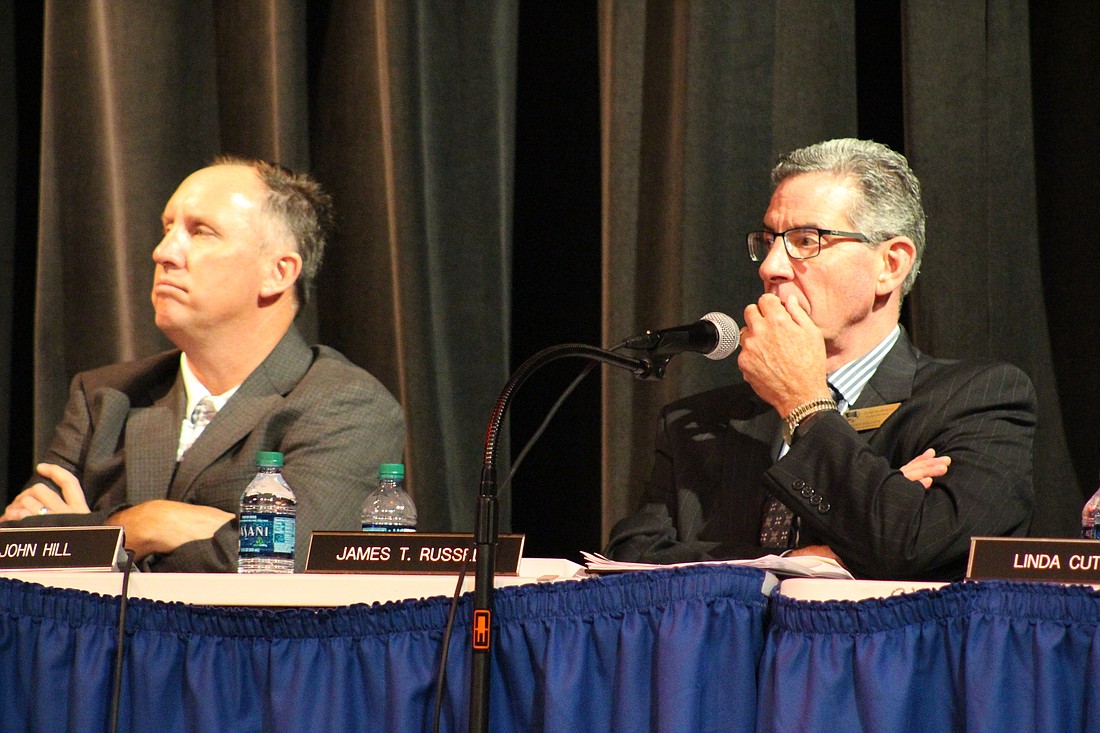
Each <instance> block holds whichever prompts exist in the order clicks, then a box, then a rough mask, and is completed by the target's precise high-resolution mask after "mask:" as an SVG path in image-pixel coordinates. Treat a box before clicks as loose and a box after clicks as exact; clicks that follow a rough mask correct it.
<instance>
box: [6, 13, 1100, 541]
mask: <svg viewBox="0 0 1100 733" xmlns="http://www.w3.org/2000/svg"><path fill="white" fill-rule="evenodd" d="M535 6H537V7H538V12H535V11H534V10H533V8H534V7H535ZM551 16H553V17H552V18H551ZM551 20H552V21H553V22H551ZM571 23H572V26H571V25H570V24H571ZM571 28H572V29H575V31H571ZM1098 28H1100V11H1098V10H1097V8H1096V7H1095V6H1094V4H1093V3H1078V2H1035V3H1028V2H1026V0H996V1H993V0H990V1H989V2H986V1H984V0H962V1H961V2H956V1H946V0H922V1H921V2H896V3H889V2H881V1H880V0H840V1H839V2H838V1H837V0H775V1H774V2H749V1H748V0H727V1H718V2H712V1H709V0H685V1H683V2H671V1H662V0H652V1H651V2H646V1H644V0H602V1H601V2H599V3H598V4H595V5H594V4H592V3H589V2H578V3H575V4H570V3H560V4H546V3H535V4H532V5H525V6H524V9H523V12H521V9H520V6H519V3H518V2H516V0H493V1H491V2H478V3H465V2H434V1H431V0H420V1H410V2H392V1H388V0H314V1H312V2H305V3H303V2H296V1H294V0H248V1H242V0H235V1H231V0H203V1H201V2H194V1H193V0H116V1H114V2H105V1H102V0H68V1H61V0H58V1H54V0H46V1H45V2H34V1H33V0H31V1H23V2H21V1H19V0H7V1H5V2H0V109H2V110H3V112H2V113H0V398H2V400H3V404H4V405H5V408H6V409H4V410H2V411H0V460H3V461H6V465H4V466H2V468H3V469H4V470H3V471H2V473H3V475H4V476H6V478H7V479H8V488H9V493H10V492H12V491H14V490H16V489H17V488H18V486H19V485H20V484H21V483H22V481H23V479H24V478H25V477H26V476H27V475H28V474H29V472H30V468H31V466H32V464H33V461H34V459H35V457H36V456H37V455H38V452H39V451H38V448H37V447H36V446H38V447H40V446H42V444H43V443H44V441H45V440H46V439H47V437H48V435H49V434H50V432H51V431H52V429H53V426H54V424H55V422H56V420H57V418H58V416H59V414H60V411H61V407H62V405H63V401H64V399H65V396H66V388H67V384H68V381H69V379H70V378H71V377H72V375H73V374H74V373H75V372H76V371H78V370H80V369H84V368H89V367H92V366H96V365H100V364H104V363H108V362H112V361H117V360H121V359H127V358H131V357H134V356H139V355H144V354H148V353H151V352H154V351H157V350H159V349H162V348H164V347H165V346H166V345H167V344H166V342H165V340H164V338H163V337H162V336H161V335H160V334H159V332H157V330H156V329H155V327H154V326H153V323H152V318H151V308H150V306H149V304H148V288H149V284H150V279H151V273H152V263H151V259H150V252H151V250H152V247H153V246H154V245H155V243H156V242H157V240H158V239H159V221H158V220H159V214H160V211H161V209H162V207H163V204H164V202H165V201H166V200H167V198H168V196H169V195H170V193H171V192H172V190H173V189H174V188H175V186H176V185H177V184H178V183H179V181H180V180H181V179H182V178H183V177H184V176H185V175H186V174H188V173H189V172H191V171H192V170H194V169H196V168H199V167H201V166H202V165H204V164H205V163H206V162H207V161H208V160H209V159H210V158H211V157H212V156H213V155H215V154H217V153H220V152H234V153H239V154H243V155H253V156H261V157H265V158H275V159H278V160H280V161H282V162H284V163H286V164H288V165H290V166H292V167H298V168H305V169H309V170H311V171H313V172H314V173H315V174H316V175H317V176H318V178H320V179H321V180H322V181H323V182H325V183H326V184H327V185H328V187H329V188H330V189H331V190H332V191H333V193H334V194H335V197H336V204H337V208H338V211H339V215H340V221H339V223H340V230H339V234H338V236H337V238H336V240H335V241H334V242H333V244H332V248H331V250H330V251H329V253H328V254H327V261H326V266H325V267H324V268H323V270H322V274H321V281H320V283H319V288H318V298H317V300H316V303H315V304H314V305H313V306H312V307H311V308H310V309H309V310H308V311H307V312H305V313H304V314H303V315H302V325H303V327H304V329H305V331H306V332H307V334H310V335H312V336H315V337H316V338H317V339H318V340H320V341H323V342H326V343H328V344H330V345H332V346H335V347H336V348H338V349H340V350H342V351H344V352H345V353H346V354H347V355H348V356H349V357H350V358H351V359H352V360H353V361H355V362H357V363H358V364H360V365H362V366H364V367H365V368H367V369H368V370H370V371H371V372H373V373H374V374H376V375H377V376H378V377H379V378H380V379H381V380H382V381H383V382H384V383H385V384H386V385H387V386H388V387H389V388H390V389H391V390H392V391H393V392H394V393H395V394H396V395H397V396H398V397H399V399H400V400H401V402H402V404H403V406H404V408H405V411H406V414H407V416H408V419H409V423H408V454H407V456H406V461H407V463H408V465H409V483H410V486H411V488H412V490H413V492H414V494H415V497H416V500H417V503H418V506H419V508H420V511H421V521H422V525H423V528H424V529H430V530H468V529H469V528H470V525H471V524H472V515H473V509H472V505H473V501H472V497H473V495H474V493H475V492H476V487H477V480H478V477H479V473H480V472H479V469H480V458H481V452H480V448H481V442H482V437H483V432H484V427H485V421H486V419H487V418H488V415H489V413H490V411H491V408H492V406H493V403H494V401H495V399H496V397H497V394H498V392H499V389H500V388H501V387H502V386H503V384H504V382H505V381H506V379H507V376H508V374H509V373H510V372H511V370H512V368H514V367H515V366H517V365H518V364H519V362H520V361H521V360H523V359H524V358H526V357H527V356H530V354H532V353H534V351H535V350H537V348H540V347H541V346H545V345H548V344H547V343H544V342H539V340H538V338H533V337H532V335H531V331H539V329H538V328H537V327H532V324H533V323H536V322H539V321H537V318H542V319H543V320H542V321H541V322H542V323H553V324H556V326H560V330H559V329H558V328H557V327H555V328H554V329H547V330H546V331H539V333H541V334H542V336H544V337H545V338H546V339H552V340H553V341H555V342H563V341H584V342H592V341H596V340H602V341H603V342H604V343H605V344H610V343H616V342H618V341H619V340H620V339H622V338H623V337H625V336H627V335H630V334H633V333H637V332H639V331H641V330H644V329H645V328H650V327H661V326H666V325H673V324H677V323H683V322H688V321H691V320H694V319H696V318H698V317H699V316H700V315H701V314H703V313H705V312H707V311H711V310H723V311H726V312H729V313H730V314H731V315H733V316H734V317H735V318H738V319H740V311H741V309H742V308H743V306H744V305H745V304H746V303H748V302H750V301H752V300H754V299H755V298H756V297H757V294H758V292H759V289H760V286H759V281H758V279H757V277H756V274H755V267H754V266H753V265H752V263H750V262H749V260H748V258H747V256H746V254H745V252H744V243H743V235H744V232H745V231H747V230H749V229H751V228H754V227H755V226H756V225H757V224H758V222H759V219H760V217H761V215H762V213H763V211H764V209H765V207H766V203H767V198H768V184H767V171H768V169H769V168H770V166H771V163H772V161H773V159H774V156H775V155H777V154H778V153H780V152H783V151H785V150H788V149H790V148H792V147H794V146H797V145H801V144H805V143H809V142H812V141H815V140H819V139H823V138H826V137H833V136H842V135H844V136H848V135H858V136H862V137H872V138H875V139H879V140H882V141H883V142H887V143H889V144H891V145H893V146H895V147H898V148H900V149H902V150H904V152H905V153H906V154H907V155H908V156H909V157H910V160H911V161H912V163H913V166H914V168H915V169H916V171H917V173H918V175H919V176H920V177H921V179H922V181H923V182H924V185H925V192H926V196H927V208H928V214H929V246H928V253H927V257H926V260H925V269H924V272H923V274H922V275H921V278H920V279H919V280H918V281H917V285H916V288H915V289H914V291H913V293H912V294H911V297H910V298H909V299H908V300H907V303H906V310H905V314H904V320H905V322H906V324H907V325H908V327H909V329H910V333H911V335H912V336H913V338H914V340H915V342H916V343H917V345H918V346H920V347H921V348H923V349H924V350H926V351H928V352H930V353H933V354H936V355H940V356H982V357H995V358H1001V359H1007V360H1010V361H1013V362H1015V363H1016V364H1018V365H1020V366H1021V367H1022V368H1024V369H1025V370H1026V371H1027V372H1028V374H1029V375H1030V376H1031V378H1032V379H1033V381H1034V382H1035V384H1036V387H1037V388H1038V393H1039V396H1040V399H1041V414H1040V432H1039V439H1038V442H1037V446H1036V447H1037V453H1036V479H1037V487H1038V490H1039V496H1040V513H1039V515H1038V516H1037V518H1036V521H1035V525H1034V527H1033V531H1034V532H1035V533H1037V534H1048V535H1063V534H1071V533H1072V532H1073V531H1074V527H1075V525H1076V513H1077V510H1078V508H1079V506H1080V504H1081V502H1082V501H1083V496H1082V492H1083V490H1084V489H1085V488H1086V487H1088V486H1089V485H1091V484H1092V483H1093V482H1094V481H1095V478H1096V475H1097V470H1098V467H1100V457H1098V455H1097V449H1096V446H1097V444H1098V440H1100V435H1098V433H1100V429H1098V428H1097V427H1096V421H1095V420H1093V419H1092V416H1093V415H1095V414H1097V412H1100V387H1098V386H1097V382H1096V380H1095V379H1094V378H1093V377H1092V372H1093V371H1094V369H1093V364H1094V363H1095V362H1096V360H1097V357H1098V355H1097V353H1096V352H1097V350H1098V349H1100V346H1097V344H1098V343H1100V340H1098V339H1096V338H1095V336H1094V335H1095V333H1096V331H1097V328H1098V322H1097V321H1098V319H1100V316H1097V313H1098V312H1100V311H1098V310H1097V309H1096V308H1094V307H1093V306H1092V304H1091V297H1090V296H1091V295H1092V294H1093V293H1094V292H1095V289H1096V286H1095V284H1094V283H1095V282H1096V281H1097V280H1098V278H1097V275H1098V269H1100V268H1098V265H1097V264H1096V259H1095V256H1094V253H1093V249H1092V248H1091V247H1090V246H1089V237H1088V236H1082V233H1083V231H1086V230H1087V227H1088V223H1089V221H1090V219H1089V212H1090V211H1091V209H1092V208H1093V207H1092V202H1093V201H1095V200H1096V199H1097V196H1098V194H1100V190H1098V189H1100V174H1098V173H1097V171H1100V160H1098V158H1100V150H1098V148H1097V146H1096V145H1095V144H1094V140H1095V138H1096V126H1097V124H1100V123H1098V122H1097V119H1098V116H1097V115H1096V114H1095V109H1096V94H1097V92H1096V91H1095V90H1097V89H1100V84H1097V83H1096V77H1097V75H1098V70H1097V69H1098V62H1097V61H1096V59H1095V54H1093V53H1092V49H1091V46H1092V39H1093V37H1094V36H1095V33H1096V30H1097V29H1098ZM533 50H537V53H534V52H533ZM551 71H553V72H557V76H556V77H555V78H554V80H553V81H552V82H551V81H548V78H549V77H550V72H551ZM570 77H573V78H575V80H576V81H575V85H576V91H577V93H576V94H575V95H572V96H571V95H570V94H569V93H568V86H565V87H564V89H563V88H559V87H555V88H554V89H553V90H550V89H549V87H547V86H543V85H548V84H551V83H553V84H561V83H562V81H563V80H564V81H565V83H566V85H567V84H568V80H569V78H570ZM593 89H595V90H597V91H596V92H595V94H596V96H597V97H598V98H597V99H596V100H594V104H596V105H598V117H597V118H596V119H597V124H595V125H591V129H589V125H590V123H591V118H589V117H587V116H586V115H587V112H585V113H584V114H581V113H580V112H581V111H582V107H583V108H584V109H587V107H585V105H588V104H589V103H593V100H592V99H590V94H591V92H592V90H593ZM551 91H552V94H551ZM521 103H522V104H521ZM517 120H519V121H520V122H519V123H517ZM574 135H576V137H573V136H574ZM586 135H587V136H588V137H584V136H586ZM578 140H587V141H588V143H584V142H583V141H582V142H578ZM517 141H521V142H522V147H521V148H518V149H517ZM536 153H537V154H536ZM517 182H519V183H520V184H522V192H523V197H522V198H523V200H522V205H519V203H520V202H517V201H516V200H515V199H516V194H515V189H516V188H517V186H518V185H519V184H517ZM540 202H544V204H545V205H544V206H543V205H540ZM539 209H546V210H548V211H553V214H552V216H550V217H546V218H537V217H535V216H534V215H533V214H532V213H531V212H532V211H533V210H539ZM544 230H550V231H551V234H553V235H554V236H542V235H545V233H546V232H545V231H544ZM517 240H518V241H517ZM513 283H521V284H524V285H523V287H522V289H516V288H513ZM528 283H545V284H548V285H551V286H553V287H549V288H547V289H546V290H545V291H544V290H541V289H539V290H534V289H531V287H532V286H531V285H528ZM544 293H545V295H544ZM535 301H538V302H535ZM515 304H522V307H517V306H516V305H515ZM530 309H541V310H539V313H540V314H541V315H538V316H537V318H536V316H532V315H530V313H528V310H530ZM532 319H536V320H532ZM594 334H595V335H594ZM515 345H518V346H519V347H521V348H519V349H518V350H517V349H513V346H515ZM521 351H522V352H524V353H520V352H521ZM738 378H739V376H738V373H737V369H736V364H735V363H734V360H732V359H730V360H727V361H726V362H722V363H713V362H709V361H706V360H703V359H699V358H695V357H693V356H691V355H688V356H684V357H681V358H679V359H677V360H676V361H675V362H673V364H672V366H671V368H670V370H669V375H668V377H666V379H665V380H664V381H663V382H661V383H658V384H638V383H634V382H632V381H631V379H630V377H629V375H627V374H625V373H622V372H612V371H609V370H606V369H605V370H604V372H603V375H602V381H601V382H600V387H601V389H600V393H599V394H596V393H595V392H593V391H590V392H583V391H582V393H580V394H579V395H578V396H576V397H575V399H580V400H581V403H580V404H582V405H585V406H586V409H581V410H578V412H576V413H574V414H573V416H572V417H570V418H569V419H565V420H560V421H559V423H560V424H558V425H554V426H552V429H551V430H549V431H548V432H547V435H546V437H544V438H543V441H544V443H545V444H544V445H543V446H541V449H542V450H543V451H545V454H546V455H551V456H554V457H555V458H554V459H553V460H551V461H549V462H548V463H544V464H538V463H537V461H536V462H534V463H533V464H532V465H534V466H535V467H536V470H530V471H528V472H527V473H525V474H521V476H522V481H520V482H518V483H517V491H516V493H515V496H514V497H512V496H509V495H505V496H504V497H503V498H504V500H505V501H504V507H503V516H504V522H505V524H507V522H508V517H509V515H510V505H509V502H510V501H511V500H512V499H513V498H514V499H515V500H516V501H521V500H522V501H524V502H529V501H531V500H532V497H553V498H554V501H555V503H554V504H552V505H551V508H549V509H547V510H545V511H540V512H536V513H535V514H534V515H533V516H534V518H533V519H532V518H531V516H530V515H528V516H527V518H525V519H524V520H523V522H522V525H523V526H520V527H518V528H517V529H519V530H522V531H526V532H528V534H529V539H530V541H531V545H530V546H531V547H532V548H537V549H535V552H537V553H538V554H547V555H561V556H567V557H574V558H575V557H576V552H577V551H578V550H580V549H591V548H594V547H598V546H600V545H601V544H602V537H600V536H599V534H600V531H601V529H600V528H601V527H602V532H604V533H606V531H607V529H608V528H609V527H610V525H611V524H612V523H613V522H614V521H615V520H617V519H618V518H620V517H622V516H623V515H625V514H626V513H627V512H629V511H630V510H631V509H632V508H633V507H634V505H635V502H636V498H637V495H636V491H637V490H638V487H639V486H640V484H641V479H642V477H643V476H644V475H645V474H646V473H647V472H648V470H649V462H650V458H651V456H650V452H651V446H652V439H653V429H654V418H655V415H656V411H657V409H658V407H659V406H660V404H662V403H664V402H665V401H667V400H669V399H672V398H674V397H677V396H680V395H683V394H687V393H689V392H694V391H698V390H701V389H705V388H708V387H710V386H714V385H717V384H719V383H724V382H728V381H731V380H736V379H738ZM540 384H541V387H540V386H539V385H540ZM547 385H548V383H547V382H541V381H539V380H532V383H531V384H530V386H528V387H526V390H527V391H529V392H536V393H539V392H540V390H541V393H540V394H539V398H540V399H545V402H546V403H547V404H548V403H549V402H551V401H552V400H553V399H554V397H556V395H557V390H558V389H559V387H558V386H557V383H553V384H552V385H551V386H547ZM520 399H521V400H522V399H525V398H524V397H521V398H520ZM531 399H532V400H534V397H532V398H531ZM596 415H601V416H602V418H601V419H602V422H601V426H602V427H601V428H600V430H601V436H600V440H599V443H600V445H599V446H594V445H593V444H594V443H595V442H596V441H597V438H596V437H595V436H594V434H593V433H592V432H591V430H592V426H593V425H594V423H595V422H596V417H595V416H596ZM538 417H539V418H541V415H540V416H538ZM535 422H537V419H535ZM582 423H587V425H584V426H582V425H581V424H582ZM573 427H576V428H577V429H576V430H573V429H572V428H573ZM582 427H583V428H584V429H581V428H582ZM530 432H531V429H530V428H529V427H528V425H527V423H524V426H523V432H522V434H520V433H518V432H517V434H516V436H515V440H514V441H513V442H514V443H515V444H516V445H517V447H518V445H521V444H522V443H523V442H525V441H526V440H527V438H528V437H529V436H530ZM578 443H581V444H582V445H578ZM601 451H602V452H601ZM547 466H549V467H547ZM521 494H522V497H521ZM597 497H601V498H597ZM595 514H600V515H601V518H600V519H601V521H600V522H591V518H592V516H593V515H595ZM577 527H583V528H585V529H584V530H583V533H582V534H580V535H578V534H576V533H575V532H574V530H575V529H576V528H577ZM588 527H591V529H587V528H588Z"/></svg>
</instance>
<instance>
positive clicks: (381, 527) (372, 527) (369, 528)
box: [363, 524, 416, 532]
mask: <svg viewBox="0 0 1100 733" xmlns="http://www.w3.org/2000/svg"><path fill="white" fill-rule="evenodd" d="M363 531H364V532H415V531H416V527H401V526H397V525H393V524H364V525H363Z"/></svg>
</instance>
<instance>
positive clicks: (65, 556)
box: [0, 527, 125, 570]
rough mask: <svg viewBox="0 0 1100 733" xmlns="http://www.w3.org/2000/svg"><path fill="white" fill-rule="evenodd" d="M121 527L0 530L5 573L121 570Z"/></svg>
mask: <svg viewBox="0 0 1100 733" xmlns="http://www.w3.org/2000/svg"><path fill="white" fill-rule="evenodd" d="M123 558H125V552H124V551H123V546H122V527H12V528H10V529H0V568H2V569H4V570H119V569H121V567H122V562H123Z"/></svg>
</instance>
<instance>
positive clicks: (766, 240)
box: [747, 227, 871, 262]
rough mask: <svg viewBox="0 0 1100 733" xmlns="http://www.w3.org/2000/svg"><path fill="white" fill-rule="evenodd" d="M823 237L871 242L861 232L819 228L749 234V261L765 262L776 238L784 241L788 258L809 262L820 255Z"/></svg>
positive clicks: (799, 228)
mask: <svg viewBox="0 0 1100 733" xmlns="http://www.w3.org/2000/svg"><path fill="white" fill-rule="evenodd" d="M822 236H828V237H844V238H845V239H854V240H856V241H857V242H863V243H864V244H870V242H871V240H870V239H868V238H867V237H866V236H865V235H863V234H860V233H859V232H841V231H837V230H836V229H818V228H817V227H797V228H795V229H788V230H787V231H785V232H749V233H748V235H747V240H748V244H749V259H751V260H752V261H753V262H763V261H764V258H766V257H767V256H768V252H771V249H772V244H774V243H775V240H776V238H779V239H782V240H783V246H784V247H785V248H786V250H787V256H788V257H790V258H791V259H792V260H808V259H810V258H811V257H817V255H818V254H820V252H821V237H822Z"/></svg>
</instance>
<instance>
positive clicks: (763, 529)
mask: <svg viewBox="0 0 1100 733" xmlns="http://www.w3.org/2000/svg"><path fill="white" fill-rule="evenodd" d="M829 391H830V392H831V393H832V396H833V399H834V400H838V401H839V393H838V392H837V391H836V388H834V387H833V385H831V384H830V385H829ZM786 447H787V446H786V445H784V446H783V448H784V450H781V451H780V453H779V457H780V458H782V457H783V455H784V454H785V453H786V450H785V449H786ZM794 539H795V531H794V512H792V511H791V510H790V509H788V508H787V506H786V505H785V504H784V503H783V502H781V501H779V499H777V498H775V497H774V496H769V497H768V502H767V504H765V505H764V518H763V521H762V522H761V523H760V546H761V547H763V548H764V549H765V550H776V551H778V552H782V551H784V550H789V549H791V548H792V547H794Z"/></svg>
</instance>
